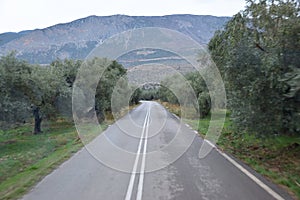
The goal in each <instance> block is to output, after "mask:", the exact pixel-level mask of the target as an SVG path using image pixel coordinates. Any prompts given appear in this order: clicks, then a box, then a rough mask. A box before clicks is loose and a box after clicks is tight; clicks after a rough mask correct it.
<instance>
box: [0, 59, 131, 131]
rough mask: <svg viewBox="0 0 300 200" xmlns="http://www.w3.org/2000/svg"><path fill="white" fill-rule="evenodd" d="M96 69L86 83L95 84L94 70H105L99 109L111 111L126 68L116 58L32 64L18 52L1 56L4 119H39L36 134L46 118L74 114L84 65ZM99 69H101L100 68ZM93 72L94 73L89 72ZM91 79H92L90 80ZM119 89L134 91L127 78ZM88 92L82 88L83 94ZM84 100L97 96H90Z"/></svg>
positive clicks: (99, 89) (97, 103) (13, 121)
mask: <svg viewBox="0 0 300 200" xmlns="http://www.w3.org/2000/svg"><path fill="white" fill-rule="evenodd" d="M82 65H83V69H82V71H84V70H85V69H84V67H89V68H92V69H93V70H91V71H88V70H87V72H86V74H84V75H86V76H84V77H87V78H85V80H84V81H85V83H87V85H88V87H89V86H92V85H89V83H90V84H94V83H93V81H92V80H93V78H94V77H95V75H94V74H97V73H94V72H100V73H102V74H101V75H102V76H101V78H100V81H99V84H98V87H97V86H95V87H97V90H96V101H95V103H94V104H95V108H96V111H97V114H98V116H100V120H101V119H102V118H101V117H103V116H104V112H106V111H111V110H110V109H111V95H112V92H113V90H114V87H115V86H116V83H117V82H118V81H119V79H120V78H121V77H122V76H124V75H125V73H126V70H125V69H124V68H123V67H122V66H121V65H120V64H118V63H117V62H116V61H112V62H111V61H108V60H107V59H100V58H94V59H92V60H90V61H87V62H86V63H83V62H82V61H79V60H78V61H74V60H64V61H61V60H56V61H54V62H52V63H51V64H50V65H48V66H39V65H30V64H28V63H26V62H24V61H21V60H18V59H16V57H15V54H14V53H11V54H9V55H7V56H4V57H2V58H1V59H0V88H1V95H2V97H1V98H0V105H1V106H0V122H1V124H2V127H3V124H4V123H5V124H8V125H9V124H16V123H17V122H19V123H20V122H26V121H29V120H30V119H31V116H32V113H33V114H34V118H35V129H34V132H35V133H39V132H40V131H41V130H40V126H41V122H42V120H43V119H54V118H56V117H58V116H61V115H65V116H68V117H71V116H72V89H73V84H74V82H75V79H76V77H77V72H78V70H79V69H80V67H81V66H82ZM97 70H98V71H97ZM87 73H91V74H87ZM89 78H91V79H89ZM120 85H121V86H122V87H121V88H119V89H120V91H122V92H123V93H122V94H124V93H125V94H127V93H129V94H130V92H128V91H129V89H130V86H129V85H128V83H127V80H123V83H122V84H120ZM85 94H86V92H85V91H82V95H85ZM85 97H86V98H84V99H95V96H94V97H92V96H91V97H87V96H85Z"/></svg>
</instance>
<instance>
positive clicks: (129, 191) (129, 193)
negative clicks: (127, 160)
mask: <svg viewBox="0 0 300 200" xmlns="http://www.w3.org/2000/svg"><path fill="white" fill-rule="evenodd" d="M150 107H151V105H150V106H149V107H148V109H147V113H146V116H145V119H144V123H143V129H142V134H141V138H140V141H139V146H138V150H137V153H136V157H135V161H134V166H133V169H132V172H131V176H130V181H129V184H128V188H127V192H126V197H125V200H130V199H131V196H132V191H133V186H134V180H135V176H136V173H137V167H138V162H139V157H140V154H141V149H142V144H143V140H144V139H145V142H144V146H143V153H144V155H143V159H142V160H143V161H142V166H141V170H142V167H143V163H144V169H145V158H144V156H145V155H146V154H145V151H146V148H145V144H146V145H147V136H145V135H146V134H147V135H148V126H149V116H150ZM140 172H142V171H140ZM140 183H141V180H139V187H138V188H139V190H142V187H143V186H140ZM141 184H142V183H141ZM139 190H138V191H139ZM138 195H139V196H141V195H142V193H141V192H138Z"/></svg>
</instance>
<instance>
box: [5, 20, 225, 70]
mask: <svg viewBox="0 0 300 200" xmlns="http://www.w3.org/2000/svg"><path fill="white" fill-rule="evenodd" d="M228 20H229V17H214V16H197V15H168V16H157V17H137V16H136V17H133V16H126V15H113V16H106V17H99V16H90V17H87V18H83V19H78V20H75V21H73V22H70V23H66V24H58V25H54V26H51V27H48V28H45V29H37V30H33V31H24V32H20V33H3V34H0V55H6V54H7V53H8V52H11V51H16V52H17V56H18V57H19V58H21V59H24V60H27V61H28V62H30V63H40V64H47V63H50V62H51V61H53V60H55V59H57V58H60V59H64V58H74V59H83V58H85V57H86V56H87V55H88V53H89V52H90V51H91V50H92V49H93V48H95V46H96V45H97V44H98V43H99V42H102V41H103V40H105V39H106V38H108V37H110V36H112V35H114V34H117V33H120V32H123V31H126V30H129V29H134V28H142V27H163V28H169V29H173V30H177V31H180V32H182V33H185V34H187V35H189V36H190V37H192V38H193V39H194V40H196V41H198V42H199V43H202V44H206V43H208V41H209V39H210V38H211V37H212V36H213V34H214V32H215V31H216V30H218V29H220V28H222V27H223V25H224V24H225V23H226V22H227V21H228Z"/></svg>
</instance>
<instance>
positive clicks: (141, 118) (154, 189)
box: [23, 102, 290, 200]
mask: <svg viewBox="0 0 300 200" xmlns="http://www.w3.org/2000/svg"><path fill="white" fill-rule="evenodd" d="M178 135H181V136H178ZM176 138H177V139H176ZM107 141H109V142H108V143H109V144H108V143H107ZM190 141H191V143H190ZM203 142H205V141H203V140H202V139H201V138H200V137H199V136H198V135H197V134H196V133H195V132H194V131H193V130H191V129H190V128H189V127H187V126H186V125H184V124H182V123H180V120H178V119H177V118H176V117H175V116H174V115H173V114H171V113H169V112H167V111H166V110H165V108H164V107H162V106H161V105H160V104H158V103H156V102H143V103H142V104H141V105H140V106H139V107H137V108H135V109H134V110H132V111H131V112H130V113H129V114H128V115H126V116H125V117H123V118H122V119H121V120H119V121H118V122H117V123H115V124H114V125H112V126H110V127H109V128H108V129H107V130H106V131H105V132H104V133H102V134H101V135H100V136H98V137H97V138H96V139H95V140H94V141H93V142H91V143H90V144H89V145H87V146H86V148H83V149H82V150H81V151H79V152H78V153H76V154H75V155H74V156H73V157H72V158H71V159H70V160H68V161H66V162H65V163H64V164H62V165H61V166H60V167H59V168H58V169H56V170H55V171H54V172H52V173H51V174H49V175H48V176H47V177H45V178H44V179H43V180H42V181H41V182H40V183H38V184H37V185H36V186H35V187H34V188H33V189H32V190H31V191H30V192H29V193H28V194H27V195H25V196H24V197H23V200H94V199H95V200H96V199H97V200H102V199H104V200H106V199H107V200H114V199H116V200H119V199H124V200H130V199H131V200H133V199H134V200H135V199H138V200H140V199H143V200H156V199H157V200H164V199H178V200H202V199H203V200H207V199H221V200H227V199H228V200H242V199H245V200H248V199H249V200H250V199H253V200H254V199H255V200H257V199H262V200H269V199H290V197H289V196H288V195H287V194H286V193H285V192H284V191H282V190H281V189H279V188H278V187H277V186H275V185H273V184H271V183H269V182H268V181H266V180H265V179H264V178H262V177H261V176H259V175H258V174H256V173H255V172H253V171H252V170H251V169H249V168H248V167H247V166H244V165H243V164H241V163H240V162H238V161H236V160H235V159H233V158H232V157H229V156H227V155H226V154H222V153H221V152H219V151H218V150H216V149H213V150H212V151H211V152H210V153H209V155H208V156H206V157H205V158H203V159H200V158H199V157H198V154H199V149H200V146H201V144H202V143H203ZM169 144H172V145H169ZM116 149H117V150H116ZM122 151H123V153H124V152H125V153H124V155H123V156H122ZM120 152H121V154H120ZM145 152H147V154H145ZM138 153H139V154H138ZM135 172H137V173H135Z"/></svg>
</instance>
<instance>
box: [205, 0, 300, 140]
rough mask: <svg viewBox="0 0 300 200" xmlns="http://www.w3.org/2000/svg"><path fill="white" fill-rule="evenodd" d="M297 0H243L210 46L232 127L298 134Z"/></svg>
mask: <svg viewBox="0 0 300 200" xmlns="http://www.w3.org/2000/svg"><path fill="white" fill-rule="evenodd" d="M299 15H300V8H299V1H298V0H258V1H255V0H247V7H246V9H245V11H243V12H241V13H238V14H236V15H235V16H234V17H233V18H232V19H231V20H230V21H229V22H228V23H227V25H226V26H225V28H224V30H221V31H218V32H217V33H216V34H215V36H214V37H213V38H212V39H211V41H210V43H209V50H210V52H211V55H212V58H213V60H214V61H215V63H216V64H217V66H218V68H219V69H220V71H221V74H222V77H223V79H224V81H225V84H226V89H227V95H228V103H229V109H230V110H231V113H232V119H233V120H234V122H235V124H236V125H237V128H239V129H240V130H243V131H247V132H253V133H258V134H259V135H265V134H267V133H270V134H278V133H287V134H288V133H299V132H300V124H299V121H300V54H299V53H300V36H299V33H300V18H299V17H300V16H299Z"/></svg>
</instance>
